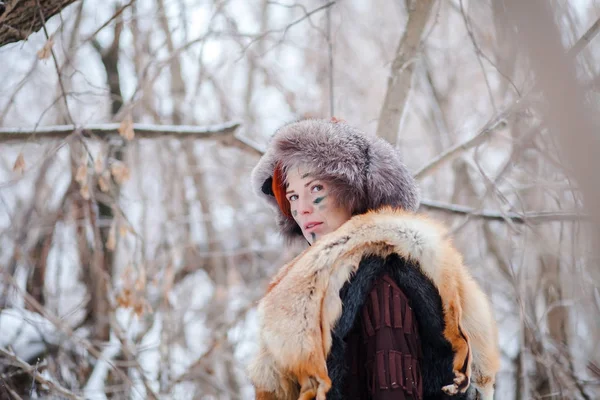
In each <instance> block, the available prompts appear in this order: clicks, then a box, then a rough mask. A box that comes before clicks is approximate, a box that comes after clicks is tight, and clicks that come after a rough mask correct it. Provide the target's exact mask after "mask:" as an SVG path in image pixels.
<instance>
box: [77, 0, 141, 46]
mask: <svg viewBox="0 0 600 400" xmlns="http://www.w3.org/2000/svg"><path fill="white" fill-rule="evenodd" d="M134 2H135V0H131V1H130V2H129V3H127V4H125V5H124V6H123V7H121V8H119V9H118V10H117V12H115V13H114V14H113V16H112V17H110V18H109V19H108V20H107V21H106V22H105V23H103V24H102V25H100V27H99V28H98V29H96V30H95V31H94V33H92V34H91V35H89V36H88V37H87V38H86V39H85V40H84V42H87V41H90V40H92V39H93V38H94V37H96V35H97V34H98V33H100V31H101V30H102V29H104V28H106V27H107V26H108V24H110V23H111V22H112V21H114V20H115V19H116V18H117V17H119V15H121V14H122V13H123V11H125V9H127V8H128V7H130V6H131V5H132V4H133V3H134Z"/></svg>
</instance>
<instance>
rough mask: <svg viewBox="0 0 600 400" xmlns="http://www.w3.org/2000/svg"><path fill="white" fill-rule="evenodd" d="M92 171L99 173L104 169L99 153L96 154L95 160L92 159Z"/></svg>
mask: <svg viewBox="0 0 600 400" xmlns="http://www.w3.org/2000/svg"><path fill="white" fill-rule="evenodd" d="M94 171H95V172H96V174H98V175H100V174H101V173H102V171H104V161H103V160H102V157H101V156H100V155H98V157H96V161H94Z"/></svg>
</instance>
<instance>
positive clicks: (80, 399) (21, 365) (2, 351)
mask: <svg viewBox="0 0 600 400" xmlns="http://www.w3.org/2000/svg"><path fill="white" fill-rule="evenodd" d="M0 354H1V355H3V356H4V357H6V358H8V359H9V360H10V361H12V362H13V364H14V365H17V366H18V367H19V368H21V369H22V370H23V371H25V372H27V373H29V374H33V378H34V379H35V380H36V381H37V382H38V383H39V384H41V385H45V386H47V387H48V389H49V390H50V391H53V392H56V393H58V394H60V395H61V396H63V397H66V398H68V399H72V400H83V397H79V396H77V395H76V394H75V393H73V392H71V391H70V390H68V389H65V388H63V387H62V386H60V385H59V384H57V383H54V382H52V381H49V380H47V379H45V378H44V377H42V376H41V375H40V374H36V373H35V370H36V368H37V367H33V366H32V365H30V364H29V363H27V362H26V361H24V360H22V359H21V358H19V356H17V355H16V354H13V353H10V352H8V351H7V350H5V349H3V348H2V347H0Z"/></svg>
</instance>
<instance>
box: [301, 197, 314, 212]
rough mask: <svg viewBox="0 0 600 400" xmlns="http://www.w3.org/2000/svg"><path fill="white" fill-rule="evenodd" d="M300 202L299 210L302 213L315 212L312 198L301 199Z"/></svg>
mask: <svg viewBox="0 0 600 400" xmlns="http://www.w3.org/2000/svg"><path fill="white" fill-rule="evenodd" d="M299 203H300V204H298V206H299V207H298V212H299V213H300V214H302V215H308V214H312V212H313V204H312V201H311V200H310V199H307V198H305V199H302V198H301V199H299Z"/></svg>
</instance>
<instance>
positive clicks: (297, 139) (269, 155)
mask: <svg viewBox="0 0 600 400" xmlns="http://www.w3.org/2000/svg"><path fill="white" fill-rule="evenodd" d="M278 163H281V164H282V166H283V168H284V170H286V171H287V170H289V169H290V168H294V167H298V166H300V165H302V166H304V167H306V168H308V170H309V171H310V172H311V174H312V175H313V176H314V177H315V178H318V179H321V180H323V181H325V182H327V183H328V184H329V185H330V191H331V194H332V196H331V197H332V198H333V199H334V200H335V201H336V202H337V203H339V204H341V205H343V206H345V207H347V208H348V209H349V210H351V211H352V213H353V214H360V213H364V212H366V211H367V210H375V209H379V208H381V207H382V206H392V207H395V208H402V209H405V210H410V211H414V210H416V209H417V208H418V205H419V194H418V189H417V185H416V183H415V181H414V179H413V177H412V175H411V174H410V173H409V172H408V170H407V169H406V167H405V166H404V164H403V163H402V160H401V158H400V155H399V153H398V151H397V150H396V149H394V148H393V147H392V146H391V145H390V144H389V143H387V142H386V141H385V140H383V139H381V138H378V137H376V136H369V135H366V134H365V133H363V132H361V131H360V130H358V129H356V128H354V127H352V126H350V125H347V124H345V123H342V122H331V121H328V120H318V119H307V120H302V121H298V122H294V123H291V124H287V125H285V126H283V127H281V128H279V129H278V130H277V131H276V132H275V134H274V135H273V137H272V139H271V142H270V144H269V148H268V150H267V152H266V153H265V154H264V155H263V157H262V158H261V159H260V161H259V163H258V165H257V166H256V167H255V168H254V170H253V171H252V176H251V179H252V187H253V190H254V191H255V192H256V193H257V194H258V195H259V196H260V197H262V198H263V199H265V200H266V201H267V202H268V203H269V204H270V205H271V206H273V208H274V209H275V210H276V211H277V223H278V226H279V229H280V231H281V233H282V234H283V235H284V236H285V237H286V238H287V239H288V240H292V239H294V238H297V237H301V236H302V234H301V232H300V234H299V230H298V229H297V224H296V222H295V221H294V220H293V219H292V218H289V217H286V216H285V215H283V213H281V211H280V210H279V207H278V206H277V202H276V201H275V198H274V197H273V193H272V190H271V188H270V179H272V175H273V170H274V169H275V165H277V164H278Z"/></svg>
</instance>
